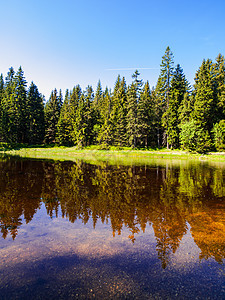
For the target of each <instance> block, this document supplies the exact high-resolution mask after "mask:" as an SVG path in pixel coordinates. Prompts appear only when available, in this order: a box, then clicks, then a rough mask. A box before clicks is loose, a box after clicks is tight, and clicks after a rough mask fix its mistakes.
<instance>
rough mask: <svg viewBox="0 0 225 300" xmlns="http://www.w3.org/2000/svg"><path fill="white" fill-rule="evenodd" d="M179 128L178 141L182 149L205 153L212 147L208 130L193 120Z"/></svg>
mask: <svg viewBox="0 0 225 300" xmlns="http://www.w3.org/2000/svg"><path fill="white" fill-rule="evenodd" d="M180 128H181V132H180V143H181V147H182V148H183V149H186V150H189V151H195V152H198V153H206V152H208V151H209V150H211V149H212V141H211V138H210V135H209V132H208V131H207V130H204V129H203V128H202V127H200V125H198V124H197V123H196V122H195V121H193V120H192V121H190V122H186V123H184V124H182V125H181V126H180Z"/></svg>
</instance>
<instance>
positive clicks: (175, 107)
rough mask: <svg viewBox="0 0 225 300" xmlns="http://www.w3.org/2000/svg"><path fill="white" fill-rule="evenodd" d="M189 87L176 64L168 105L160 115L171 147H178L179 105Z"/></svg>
mask: <svg viewBox="0 0 225 300" xmlns="http://www.w3.org/2000/svg"><path fill="white" fill-rule="evenodd" d="M189 89H190V88H189V84H188V82H187V80H186V78H185V76H184V73H183V70H182V69H181V67H180V65H179V64H178V65H177V67H176V69H175V71H174V74H173V78H172V80H171V87H170V93H169V99H170V101H169V105H168V107H167V109H166V111H165V113H164V114H163V116H162V122H163V126H164V128H165V130H166V134H167V141H168V145H169V146H170V147H171V148H179V132H180V130H179V107H180V105H181V103H182V101H183V99H184V95H185V93H187V92H188V91H189Z"/></svg>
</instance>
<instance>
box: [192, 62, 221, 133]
mask: <svg viewBox="0 0 225 300" xmlns="http://www.w3.org/2000/svg"><path fill="white" fill-rule="evenodd" d="M194 95H195V102H194V110H193V114H192V117H193V119H194V120H195V122H196V123H197V124H198V125H199V126H201V128H203V129H204V130H207V131H208V132H209V133H210V131H211V130H212V127H213V123H216V122H215V121H216V119H217V116H216V114H215V109H216V103H215V101H216V99H215V84H214V73H213V64H212V61H211V60H209V59H208V60H203V62H202V65H201V67H200V68H199V70H198V72H197V74H196V78H195V85H194Z"/></svg>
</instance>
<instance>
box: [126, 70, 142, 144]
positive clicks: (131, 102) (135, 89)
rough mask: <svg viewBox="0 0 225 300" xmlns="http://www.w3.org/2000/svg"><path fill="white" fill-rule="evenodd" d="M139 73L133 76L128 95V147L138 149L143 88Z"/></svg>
mask: <svg viewBox="0 0 225 300" xmlns="http://www.w3.org/2000/svg"><path fill="white" fill-rule="evenodd" d="M139 75H140V74H139V72H138V71H137V70H136V71H135V73H134V74H133V75H132V78H133V82H132V84H131V85H130V86H129V88H128V95H127V137H128V145H129V146H131V147H133V148H135V147H137V138H138V116H137V112H138V102H139V99H140V92H141V87H142V80H139V79H138V76H139Z"/></svg>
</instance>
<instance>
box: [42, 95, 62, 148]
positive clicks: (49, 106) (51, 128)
mask: <svg viewBox="0 0 225 300" xmlns="http://www.w3.org/2000/svg"><path fill="white" fill-rule="evenodd" d="M60 109H61V101H60V99H59V97H58V92H57V89H54V91H52V93H51V95H50V98H49V100H48V102H47V103H46V105H45V108H44V112H45V142H46V143H55V142H56V138H57V124H58V120H59V116H60Z"/></svg>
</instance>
